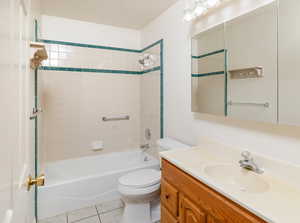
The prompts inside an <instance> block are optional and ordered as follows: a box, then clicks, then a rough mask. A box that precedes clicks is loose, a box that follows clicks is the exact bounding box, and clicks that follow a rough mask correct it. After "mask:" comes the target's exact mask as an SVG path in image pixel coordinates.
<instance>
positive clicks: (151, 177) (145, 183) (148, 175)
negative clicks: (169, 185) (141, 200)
mask: <svg viewBox="0 0 300 223" xmlns="http://www.w3.org/2000/svg"><path fill="white" fill-rule="evenodd" d="M160 179H161V172H160V171H158V170H154V169H143V170H137V171H134V172H131V173H128V174H126V175H124V176H122V177H120V178H119V185H121V186H123V187H127V188H136V189H143V188H148V187H151V186H153V185H156V184H159V183H160Z"/></svg>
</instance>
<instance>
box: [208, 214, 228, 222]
mask: <svg viewBox="0 0 300 223" xmlns="http://www.w3.org/2000/svg"><path fill="white" fill-rule="evenodd" d="M225 222H226V221H225V220H224V221H220V220H216V219H215V218H213V217H212V216H210V215H208V216H207V221H206V223H225Z"/></svg>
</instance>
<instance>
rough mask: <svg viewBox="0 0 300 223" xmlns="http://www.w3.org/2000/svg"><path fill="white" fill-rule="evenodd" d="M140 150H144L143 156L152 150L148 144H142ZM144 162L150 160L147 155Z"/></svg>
mask: <svg viewBox="0 0 300 223" xmlns="http://www.w3.org/2000/svg"><path fill="white" fill-rule="evenodd" d="M140 149H141V150H142V153H143V154H144V153H146V151H147V150H148V149H150V145H149V143H147V144H142V145H141V146H140ZM144 161H149V158H148V156H147V155H145V157H144Z"/></svg>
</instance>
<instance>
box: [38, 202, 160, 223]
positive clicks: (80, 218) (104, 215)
mask: <svg viewBox="0 0 300 223" xmlns="http://www.w3.org/2000/svg"><path fill="white" fill-rule="evenodd" d="M123 209H124V204H123V202H122V201H121V200H113V201H109V202H104V203H101V204H98V205H94V206H91V207H86V208H82V209H79V210H74V211H70V212H67V213H65V214H62V215H59V216H55V217H52V218H47V219H42V220H40V221H39V223H120V219H121V216H122V213H123ZM156 223H159V222H156Z"/></svg>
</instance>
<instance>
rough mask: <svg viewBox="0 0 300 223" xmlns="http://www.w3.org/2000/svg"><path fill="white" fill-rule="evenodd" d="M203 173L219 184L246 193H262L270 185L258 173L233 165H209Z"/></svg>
mask: <svg viewBox="0 0 300 223" xmlns="http://www.w3.org/2000/svg"><path fill="white" fill-rule="evenodd" d="M204 172H205V174H206V175H207V176H208V177H209V178H211V179H212V180H214V181H215V182H217V183H219V184H223V185H226V186H230V187H232V188H234V189H236V190H239V191H242V192H246V193H255V194H257V193H264V192H266V191H268V190H269V189H270V185H269V184H268V182H266V181H265V180H264V179H263V178H262V177H261V176H260V175H258V174H256V173H254V172H252V171H249V170H245V169H243V168H240V167H239V166H234V165H223V164H218V165H211V166H206V167H205V168H204Z"/></svg>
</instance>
